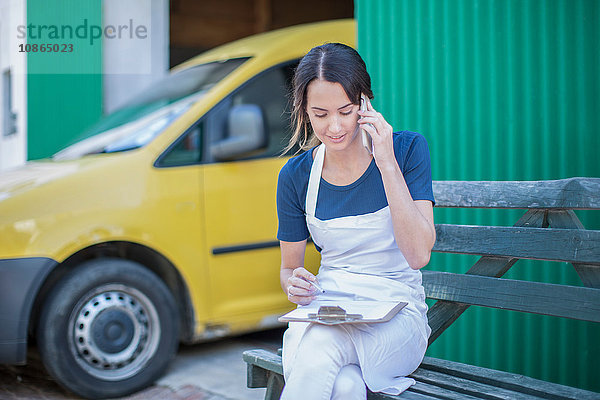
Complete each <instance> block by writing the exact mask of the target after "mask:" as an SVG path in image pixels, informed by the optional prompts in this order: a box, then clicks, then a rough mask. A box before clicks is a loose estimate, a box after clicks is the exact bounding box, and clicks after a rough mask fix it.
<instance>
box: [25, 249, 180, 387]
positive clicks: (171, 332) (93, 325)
mask: <svg viewBox="0 0 600 400" xmlns="http://www.w3.org/2000/svg"><path fill="white" fill-rule="evenodd" d="M178 337H179V317H178V311H177V306H176V303H175V300H174V298H173V295H172V294H171V292H170V291H169V289H168V288H167V286H166V285H165V284H164V282H163V281H162V280H161V279H160V278H159V277H158V276H157V275H156V274H154V273H153V272H151V271H149V270H148V269H146V268H144V267H143V266H141V265H140V264H137V263H135V262H132V261H128V260H122V259H118V258H101V259H95V260H91V261H87V262H85V263H83V264H81V265H80V266H79V267H77V268H75V269H73V270H71V271H70V272H68V273H67V275H66V276H65V277H64V278H63V279H62V280H61V281H60V282H59V283H58V284H57V285H56V286H55V287H54V288H53V290H52V291H51V292H50V294H49V296H48V298H47V299H46V301H45V302H44V304H43V306H42V311H41V314H40V320H39V325H38V330H37V339H38V347H39V351H40V355H41V357H42V361H43V362H44V366H45V367H46V369H47V370H48V372H49V373H50V375H52V376H53V377H54V378H55V379H56V380H57V381H58V382H59V383H60V384H61V385H63V386H64V387H66V388H67V389H69V390H71V391H72V392H74V393H76V394H78V395H80V396H83V397H86V398H111V397H119V396H124V395H127V394H130V393H133V392H136V391H138V390H140V389H142V388H144V387H146V386H148V385H150V384H152V383H153V382H154V381H155V380H156V379H157V378H158V377H160V376H161V375H162V374H163V372H164V371H165V369H166V367H167V366H168V364H169V362H170V361H171V360H172V358H173V357H174V355H175V353H176V350H177V345H178Z"/></svg>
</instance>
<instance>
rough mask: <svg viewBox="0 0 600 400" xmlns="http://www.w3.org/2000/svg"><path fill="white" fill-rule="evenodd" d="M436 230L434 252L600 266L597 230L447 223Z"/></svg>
mask: <svg viewBox="0 0 600 400" xmlns="http://www.w3.org/2000/svg"><path fill="white" fill-rule="evenodd" d="M435 231H436V236H437V239H436V242H435V245H434V247H433V251H435V252H442V253H460V254H478V255H482V256H495V257H515V258H524V259H532V260H548V261H560V262H569V263H585V264H596V265H599V266H600V231H592V230H580V229H551V228H528V227H512V226H511V227H499V226H470V225H446V224H436V226H435ZM556 243H560V246H557V245H556Z"/></svg>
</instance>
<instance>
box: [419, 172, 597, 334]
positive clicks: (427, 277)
mask: <svg viewBox="0 0 600 400" xmlns="http://www.w3.org/2000/svg"><path fill="white" fill-rule="evenodd" d="M433 190H434V195H435V198H436V207H459V208H500V209H526V210H527V211H526V212H525V214H524V215H523V216H522V217H521V218H520V219H519V220H518V221H517V222H516V223H515V224H514V226H512V227H497V226H471V225H448V224H436V233H437V241H436V243H435V246H434V248H433V251H434V252H441V253H460V254H474V255H480V256H482V257H481V258H480V259H479V260H478V261H477V262H476V263H475V264H474V265H473V266H471V267H470V269H469V270H468V271H466V272H465V273H464V274H456V273H448V272H435V271H429V270H423V285H424V287H425V292H426V294H427V297H428V298H430V299H435V300H438V301H437V302H436V303H435V304H434V305H433V306H432V307H431V308H430V309H429V312H428V318H429V325H430V326H431V328H432V334H431V337H430V338H429V342H430V344H431V343H432V342H433V341H434V340H435V339H437V338H438V337H439V336H440V334H441V333H442V332H443V331H444V330H445V329H446V328H447V327H448V326H450V325H451V324H452V323H453V322H454V321H455V320H456V319H457V318H458V317H459V316H460V315H461V314H462V313H463V312H464V311H465V310H466V309H467V308H468V307H469V306H470V305H478V306H485V307H493V308H501V309H507V310H514V311H522V312H530V313H536V314H544V315H552V316H558V317H566V318H574V319H579V320H586V321H594V322H600V231H595V230H586V229H585V228H584V226H583V224H582V223H581V221H580V220H579V219H578V218H577V215H575V213H574V212H573V210H598V209H600V178H570V179H562V180H554V181H532V182H525V181H498V182H493V181H490V182H483V181H482V182H474V181H435V182H434V183H433ZM519 259H534V260H548V261H557V262H567V263H570V264H572V265H573V267H574V268H575V270H576V272H577V274H578V275H579V277H580V278H581V280H582V282H583V285H584V287H579V286H568V285H559V284H548V283H541V282H529V281H517V280H510V279H501V277H502V276H503V275H504V274H505V273H506V272H507V271H508V270H509V269H510V268H511V267H512V266H513V265H514V264H515V263H516V262H517V261H518V260H519Z"/></svg>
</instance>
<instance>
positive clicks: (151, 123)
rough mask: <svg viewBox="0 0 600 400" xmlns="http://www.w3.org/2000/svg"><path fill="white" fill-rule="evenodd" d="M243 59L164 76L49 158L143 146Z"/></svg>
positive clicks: (209, 64) (64, 158)
mask: <svg viewBox="0 0 600 400" xmlns="http://www.w3.org/2000/svg"><path fill="white" fill-rule="evenodd" d="M246 60H247V58H235V59H230V60H226V61H223V62H212V63H207V64H201V65H197V66H195V67H190V68H187V69H185V70H183V71H179V72H175V73H173V74H171V75H169V76H167V77H165V78H163V79H162V80H160V81H159V82H157V83H156V84H153V85H152V87H150V88H148V89H146V90H145V91H143V92H141V93H140V94H139V95H137V96H136V97H135V99H133V100H132V101H130V102H129V103H128V104H126V105H125V106H123V107H121V108H120V109H118V110H116V111H115V112H113V113H111V114H109V115H107V116H105V117H103V118H101V119H100V120H99V121H98V122H97V123H96V124H94V125H93V126H92V127H90V128H89V129H87V130H86V131H85V132H84V133H83V134H81V135H80V136H79V137H78V138H77V139H76V140H75V141H74V142H73V144H71V145H69V146H68V147H66V148H64V149H63V150H61V151H59V152H58V153H56V154H54V156H53V157H52V158H53V159H54V160H70V159H76V158H80V157H83V156H85V155H88V154H98V153H115V152H119V151H127V150H133V149H137V148H139V147H142V146H145V145H146V144H148V143H149V142H150V141H151V140H152V139H154V138H155V137H156V136H157V135H158V134H160V133H161V132H163V131H164V130H165V128H167V127H168V126H169V125H170V124H171V123H172V122H173V121H174V120H175V119H177V117H179V116H180V115H182V114H183V113H184V112H185V111H187V110H188V109H189V108H190V107H191V106H192V105H193V104H194V103H195V102H197V101H198V100H199V99H200V98H202V97H203V96H204V94H205V93H206V92H207V91H208V90H209V89H210V88H212V87H213V86H214V85H216V84H217V83H218V82H219V81H221V80H222V79H223V78H225V77H226V76H227V75H229V74H230V73H231V72H232V71H233V70H235V69H236V68H237V67H239V66H240V65H242V64H243V63H244V61H246Z"/></svg>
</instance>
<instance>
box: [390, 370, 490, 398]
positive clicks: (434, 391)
mask: <svg viewBox="0 0 600 400" xmlns="http://www.w3.org/2000/svg"><path fill="white" fill-rule="evenodd" d="M411 376H412V375H411ZM407 393H419V394H423V395H427V396H431V397H432V398H435V399H440V398H441V399H448V400H478V399H481V397H474V396H469V395H467V394H464V393H459V392H456V391H455V390H450V389H447V388H443V387H439V386H437V385H430V384H428V383H425V382H421V381H417V383H416V384H414V385H413V386H411V387H409V388H408V389H407V390H406V391H405V392H404V393H401V394H400V396H394V397H391V398H392V399H398V398H400V399H404V398H405V396H406V395H407Z"/></svg>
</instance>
